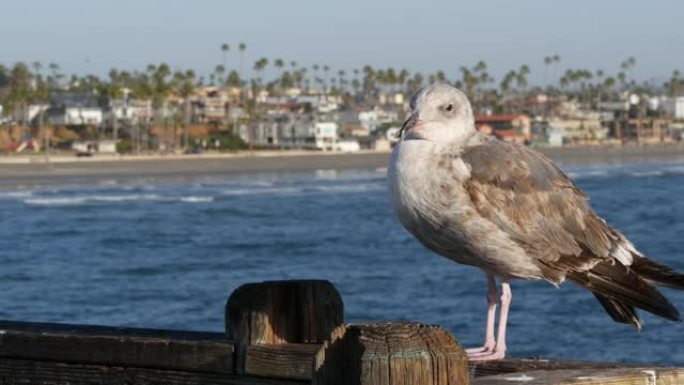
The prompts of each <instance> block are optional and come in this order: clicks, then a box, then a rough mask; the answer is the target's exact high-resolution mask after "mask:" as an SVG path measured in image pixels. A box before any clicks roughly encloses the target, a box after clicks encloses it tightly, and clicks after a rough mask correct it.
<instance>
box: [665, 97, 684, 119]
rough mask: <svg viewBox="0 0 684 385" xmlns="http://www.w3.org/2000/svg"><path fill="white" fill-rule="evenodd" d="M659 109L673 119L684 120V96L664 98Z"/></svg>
mask: <svg viewBox="0 0 684 385" xmlns="http://www.w3.org/2000/svg"><path fill="white" fill-rule="evenodd" d="M659 107H660V109H661V110H663V111H664V112H665V113H666V114H667V116H669V117H671V118H674V119H684V96H677V97H674V98H664V99H663V100H661V101H660V103H659Z"/></svg>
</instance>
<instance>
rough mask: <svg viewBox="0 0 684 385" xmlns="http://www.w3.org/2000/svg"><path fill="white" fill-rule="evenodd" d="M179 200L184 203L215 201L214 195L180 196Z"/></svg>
mask: <svg viewBox="0 0 684 385" xmlns="http://www.w3.org/2000/svg"><path fill="white" fill-rule="evenodd" d="M178 200H179V201H181V202H184V203H209V202H213V201H214V197H207V196H189V197H180V198H179V199H178Z"/></svg>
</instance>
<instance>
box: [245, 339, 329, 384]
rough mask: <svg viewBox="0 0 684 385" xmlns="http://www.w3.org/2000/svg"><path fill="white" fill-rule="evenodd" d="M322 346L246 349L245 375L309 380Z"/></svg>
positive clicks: (256, 346)
mask: <svg viewBox="0 0 684 385" xmlns="http://www.w3.org/2000/svg"><path fill="white" fill-rule="evenodd" d="M321 346H322V344H280V345H254V346H250V347H248V348H247V356H246V359H245V373H246V374H251V375H255V376H262V377H270V378H289V379H296V380H311V368H312V364H313V359H314V357H315V356H316V353H318V351H319V350H320V349H321Z"/></svg>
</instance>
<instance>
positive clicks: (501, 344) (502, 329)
mask: <svg viewBox="0 0 684 385" xmlns="http://www.w3.org/2000/svg"><path fill="white" fill-rule="evenodd" d="M512 298H513V295H512V292H511V285H510V284H509V283H508V280H507V279H504V280H502V282H501V312H500V314H499V330H498V333H497V336H496V341H497V343H496V347H495V348H494V351H493V352H483V353H479V354H474V355H470V354H469V355H468V359H469V360H470V361H491V360H499V359H502V358H504V357H505V356H506V324H507V323H508V310H509V309H510V305H511V299H512Z"/></svg>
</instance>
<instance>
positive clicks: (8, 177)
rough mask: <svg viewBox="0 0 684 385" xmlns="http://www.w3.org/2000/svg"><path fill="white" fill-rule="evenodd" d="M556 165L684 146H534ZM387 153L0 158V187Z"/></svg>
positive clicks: (681, 157)
mask: <svg viewBox="0 0 684 385" xmlns="http://www.w3.org/2000/svg"><path fill="white" fill-rule="evenodd" d="M535 150H536V151H539V152H541V153H543V154H544V155H546V156H547V157H549V158H551V159H552V160H553V161H555V162H557V163H558V164H559V165H560V166H561V167H568V166H582V165H592V164H597V165H598V164H626V163H677V162H684V146H682V145H651V146H631V147H624V146H620V147H616V146H611V147H609V146H582V147H542V148H535ZM389 157H390V152H376V151H362V152H357V153H321V152H305V151H293V152H290V151H287V152H285V151H259V152H254V153H253V154H249V153H236V154H201V155H165V156H161V155H155V156H95V157H92V158H77V157H75V156H53V157H51V158H50V162H46V159H45V158H44V157H43V156H40V155H33V156H9V157H5V158H0V188H18V187H35V186H41V185H51V184H78V183H92V182H97V181H108V180H114V181H127V180H129V181H130V180H136V179H145V180H153V181H157V180H159V181H163V180H171V181H172V180H187V179H193V178H202V177H216V176H228V175H238V174H247V175H248V174H254V173H288V172H301V171H313V170H325V169H334V170H352V169H383V168H385V167H386V166H387V162H388V160H389Z"/></svg>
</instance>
